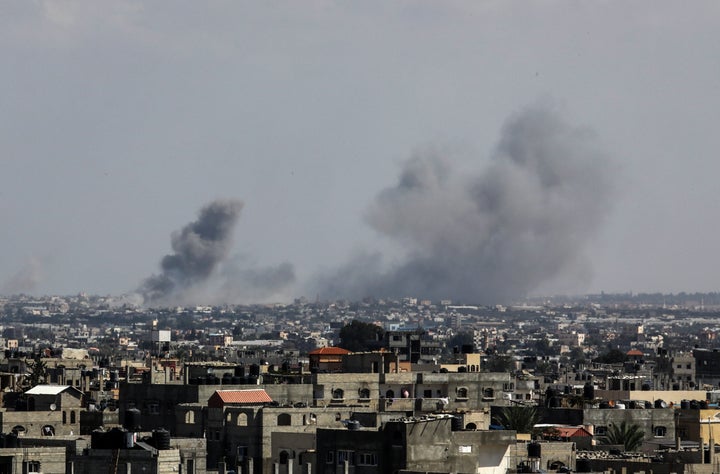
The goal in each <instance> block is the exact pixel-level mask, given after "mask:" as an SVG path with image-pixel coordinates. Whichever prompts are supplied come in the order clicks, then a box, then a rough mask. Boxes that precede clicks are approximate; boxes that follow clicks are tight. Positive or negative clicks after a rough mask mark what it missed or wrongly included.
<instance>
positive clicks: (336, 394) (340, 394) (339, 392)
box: [332, 388, 345, 400]
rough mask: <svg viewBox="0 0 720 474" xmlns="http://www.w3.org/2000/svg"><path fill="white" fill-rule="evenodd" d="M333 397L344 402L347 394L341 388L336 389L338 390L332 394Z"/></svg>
mask: <svg viewBox="0 0 720 474" xmlns="http://www.w3.org/2000/svg"><path fill="white" fill-rule="evenodd" d="M332 397H333V398H334V399H335V400H342V399H343V398H345V392H344V391H343V389H341V388H336V389H335V390H333V392H332Z"/></svg>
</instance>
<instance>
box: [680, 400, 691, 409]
mask: <svg viewBox="0 0 720 474" xmlns="http://www.w3.org/2000/svg"><path fill="white" fill-rule="evenodd" d="M680 408H681V409H682V410H687V409H688V408H690V400H680Z"/></svg>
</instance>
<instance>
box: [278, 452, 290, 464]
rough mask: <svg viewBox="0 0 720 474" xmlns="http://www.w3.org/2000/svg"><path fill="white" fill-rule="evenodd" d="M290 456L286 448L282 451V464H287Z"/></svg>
mask: <svg viewBox="0 0 720 474" xmlns="http://www.w3.org/2000/svg"><path fill="white" fill-rule="evenodd" d="M289 457H290V455H289V454H288V452H287V451H284V450H283V451H280V464H287V463H288V458H289Z"/></svg>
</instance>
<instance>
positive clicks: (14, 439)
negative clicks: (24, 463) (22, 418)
mask: <svg viewBox="0 0 720 474" xmlns="http://www.w3.org/2000/svg"><path fill="white" fill-rule="evenodd" d="M5 447H6V448H18V447H20V439H19V438H18V435H17V433H15V432H14V431H13V432H11V433H8V435H7V436H6V437H5Z"/></svg>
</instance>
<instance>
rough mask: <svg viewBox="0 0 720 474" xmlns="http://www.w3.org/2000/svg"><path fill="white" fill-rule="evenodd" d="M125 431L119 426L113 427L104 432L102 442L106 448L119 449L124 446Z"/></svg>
mask: <svg viewBox="0 0 720 474" xmlns="http://www.w3.org/2000/svg"><path fill="white" fill-rule="evenodd" d="M126 433H127V431H125V430H123V429H120V428H113V429H111V430H110V431H108V432H106V433H105V436H104V437H103V444H104V445H105V446H106V449H121V448H124V447H125V443H126V440H125V434H126Z"/></svg>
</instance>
